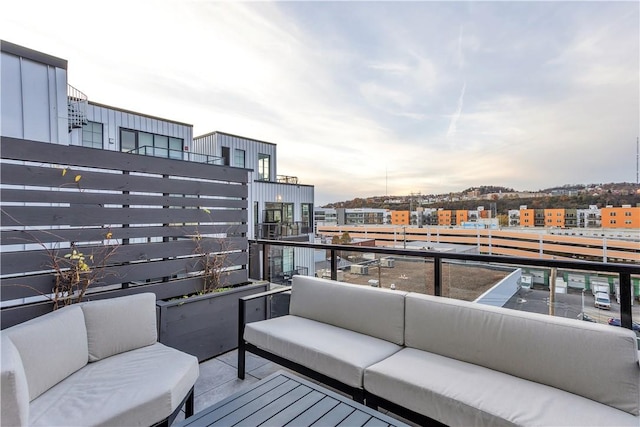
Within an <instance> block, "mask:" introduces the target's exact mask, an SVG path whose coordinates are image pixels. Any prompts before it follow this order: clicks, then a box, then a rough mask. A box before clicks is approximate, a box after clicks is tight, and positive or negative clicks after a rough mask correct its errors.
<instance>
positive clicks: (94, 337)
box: [80, 293, 158, 362]
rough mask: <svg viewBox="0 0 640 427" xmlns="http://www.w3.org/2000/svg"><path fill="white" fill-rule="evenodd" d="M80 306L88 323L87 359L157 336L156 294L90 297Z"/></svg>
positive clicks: (146, 342)
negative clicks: (94, 298) (95, 298)
mask: <svg viewBox="0 0 640 427" xmlns="http://www.w3.org/2000/svg"><path fill="white" fill-rule="evenodd" d="M80 306H81V307H82V310H83V311H84V319H85V322H86V325H87V337H88V344H89V361H90V362H95V361H97V360H100V359H104V358H105V357H109V356H113V355H114V354H119V353H122V352H125V351H129V350H133V349H136V348H140V347H144V346H147V345H152V344H155V343H156V341H157V340H158V331H157V329H156V296H155V294H152V293H143V294H136V295H128V296H125V297H119V298H110V299H104V300H98V301H90V302H86V303H82V304H80Z"/></svg>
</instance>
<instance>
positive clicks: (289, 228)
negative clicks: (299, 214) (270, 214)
mask: <svg viewBox="0 0 640 427" xmlns="http://www.w3.org/2000/svg"><path fill="white" fill-rule="evenodd" d="M312 231H313V227H312V226H311V225H309V224H307V223H303V222H300V221H298V222H291V223H284V222H263V223H259V224H256V236H257V238H258V239H282V238H285V237H295V236H302V235H306V234H309V233H311V232H312Z"/></svg>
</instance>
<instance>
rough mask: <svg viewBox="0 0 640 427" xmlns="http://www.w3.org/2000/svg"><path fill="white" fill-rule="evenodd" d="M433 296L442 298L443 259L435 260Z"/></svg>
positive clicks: (437, 258)
mask: <svg viewBox="0 0 640 427" xmlns="http://www.w3.org/2000/svg"><path fill="white" fill-rule="evenodd" d="M433 294H434V295H435V296H438V297H439V296H442V258H440V257H434V258H433Z"/></svg>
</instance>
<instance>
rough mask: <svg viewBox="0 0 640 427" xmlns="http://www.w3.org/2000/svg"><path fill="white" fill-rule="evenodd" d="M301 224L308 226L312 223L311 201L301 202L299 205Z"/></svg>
mask: <svg viewBox="0 0 640 427" xmlns="http://www.w3.org/2000/svg"><path fill="white" fill-rule="evenodd" d="M300 212H301V219H302V226H303V227H309V228H311V226H312V225H313V205H312V204H311V203H302V204H301V205H300Z"/></svg>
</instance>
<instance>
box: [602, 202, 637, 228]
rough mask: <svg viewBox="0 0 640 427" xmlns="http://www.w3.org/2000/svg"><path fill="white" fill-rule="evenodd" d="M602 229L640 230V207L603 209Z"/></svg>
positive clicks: (627, 206)
mask: <svg viewBox="0 0 640 427" xmlns="http://www.w3.org/2000/svg"><path fill="white" fill-rule="evenodd" d="M601 215H602V228H636V229H637V228H640V206H636V207H632V206H631V205H623V206H621V207H613V206H607V207H604V208H602V209H601Z"/></svg>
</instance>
